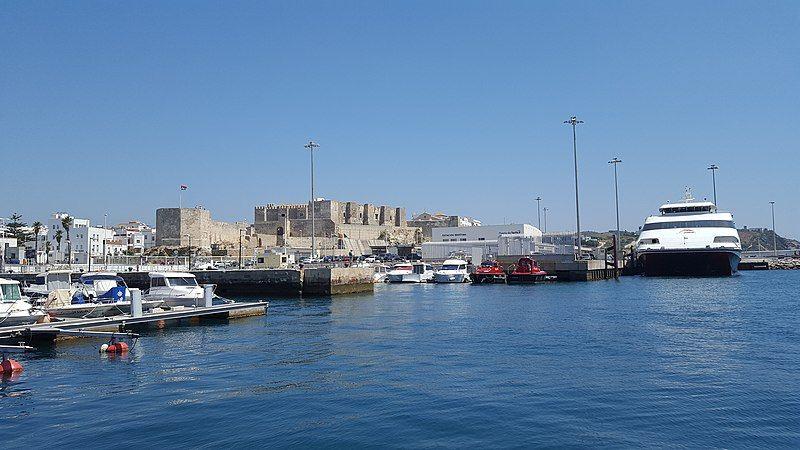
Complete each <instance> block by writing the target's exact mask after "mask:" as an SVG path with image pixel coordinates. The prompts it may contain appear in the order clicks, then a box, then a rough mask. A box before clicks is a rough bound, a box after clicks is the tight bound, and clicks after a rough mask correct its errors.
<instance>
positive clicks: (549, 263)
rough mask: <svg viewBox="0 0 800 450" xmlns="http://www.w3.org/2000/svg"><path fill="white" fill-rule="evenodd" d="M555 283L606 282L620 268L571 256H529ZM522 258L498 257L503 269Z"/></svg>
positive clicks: (617, 272) (620, 270) (614, 275)
mask: <svg viewBox="0 0 800 450" xmlns="http://www.w3.org/2000/svg"><path fill="white" fill-rule="evenodd" d="M530 257H531V258H533V260H534V261H536V263H537V264H538V265H539V267H541V268H542V269H543V270H545V271H546V272H547V273H548V274H550V275H555V276H556V277H557V281H596V280H608V279H611V278H615V277H617V276H619V275H621V274H622V268H619V269H614V268H613V267H606V263H605V261H602V260H596V259H589V260H581V261H576V260H575V259H574V257H573V256H572V255H560V254H545V255H533V256H530ZM519 258H522V256H498V257H497V260H498V262H500V264H502V265H503V267H508V266H509V265H511V264H516V263H517V261H518V260H519Z"/></svg>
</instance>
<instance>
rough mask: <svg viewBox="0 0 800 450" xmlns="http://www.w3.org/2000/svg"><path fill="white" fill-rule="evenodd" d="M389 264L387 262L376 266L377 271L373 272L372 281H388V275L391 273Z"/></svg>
mask: <svg viewBox="0 0 800 450" xmlns="http://www.w3.org/2000/svg"><path fill="white" fill-rule="evenodd" d="M389 270H390V269H389V266H387V265H386V264H378V265H376V266H375V273H373V274H372V281H373V282H375V283H383V282H385V281H386V275H387V274H388V273H389Z"/></svg>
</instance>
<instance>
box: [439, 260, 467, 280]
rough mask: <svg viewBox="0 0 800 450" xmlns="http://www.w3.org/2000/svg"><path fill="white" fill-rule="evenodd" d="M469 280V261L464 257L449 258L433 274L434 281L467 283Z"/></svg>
mask: <svg viewBox="0 0 800 450" xmlns="http://www.w3.org/2000/svg"><path fill="white" fill-rule="evenodd" d="M468 281H469V271H468V270H467V262H466V261H464V260H463V259H448V260H446V261H445V262H444V263H442V267H440V268H439V270H437V271H436V272H434V274H433V282H434V283H466V282H468Z"/></svg>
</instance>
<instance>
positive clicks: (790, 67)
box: [0, 1, 800, 237]
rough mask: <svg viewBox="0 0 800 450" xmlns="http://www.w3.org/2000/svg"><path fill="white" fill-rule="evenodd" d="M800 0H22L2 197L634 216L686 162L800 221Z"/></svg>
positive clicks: (6, 83) (667, 192)
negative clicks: (312, 185) (313, 165)
mask: <svg viewBox="0 0 800 450" xmlns="http://www.w3.org/2000/svg"><path fill="white" fill-rule="evenodd" d="M798 30H800V3H798V2H788V1H787V2H697V1H692V2H643V1H636V2H599V1H598V2H581V1H577V2H533V1H525V2H511V1H505V2H488V1H484V2H468V1H459V2H431V1H422V2H412V1H404V2H399V1H398V2H379V1H363V2H298V1H286V2H237V1H225V2H222V1H219V2H200V1H193V2H188V1H185V2H178V1H176V2H155V1H154V2H148V1H141V2H60V1H57V2H22V1H20V2H3V3H2V5H0V87H2V91H0V154H2V155H3V175H4V176H3V177H2V179H1V180H0V197H2V199H3V202H2V203H3V204H2V208H0V214H2V215H5V216H6V217H7V216H8V215H9V214H10V213H11V212H12V211H19V212H21V213H23V214H24V216H26V217H27V218H28V219H29V220H33V219H35V218H45V217H46V216H47V215H48V214H49V213H50V212H52V211H55V210H67V211H70V212H72V213H73V214H76V215H78V216H81V217H89V218H91V219H93V220H102V216H103V213H104V212H105V211H108V213H109V218H110V220H111V221H113V222H118V221H123V220H128V219H143V220H145V221H148V222H153V221H154V217H155V209H156V208H158V207H164V206H175V205H176V204H177V201H178V186H179V185H180V184H181V183H184V184H188V185H189V186H190V189H189V190H188V191H187V192H186V193H185V196H184V205H196V204H202V205H204V206H206V207H207V208H209V209H211V210H212V213H213V215H214V217H215V218H218V219H223V220H234V219H247V220H252V214H253V206H254V205H256V204H263V203H268V202H302V201H306V199H307V198H308V191H309V187H308V181H309V180H308V177H309V175H308V154H307V152H306V151H305V150H304V149H303V144H304V143H305V142H306V141H308V139H309V138H312V139H314V140H316V141H318V142H319V143H320V144H321V145H322V147H321V148H320V149H319V151H318V153H317V193H318V195H319V196H323V197H327V198H335V199H341V200H354V201H361V202H373V203H385V204H390V205H403V206H406V208H407V209H408V211H409V213H411V212H421V211H423V210H428V211H444V212H447V213H451V214H463V215H470V216H474V217H477V218H479V219H481V220H483V221H484V223H502V222H503V221H507V222H520V221H526V222H531V223H534V224H535V223H536V206H535V202H534V201H533V198H535V197H536V196H537V195H540V196H542V197H543V198H544V201H543V206H544V205H546V206H548V207H549V208H550V214H549V217H548V229H550V230H557V229H561V230H568V229H574V190H573V189H574V188H573V181H572V153H571V151H572V148H571V145H572V141H571V132H570V130H569V128H568V127H567V126H566V125H563V124H562V122H563V121H564V120H566V119H567V118H569V116H570V115H572V114H577V115H578V116H579V117H580V118H581V119H583V120H584V121H585V122H586V123H585V124H584V125H582V126H581V128H580V129H579V136H578V138H579V142H578V145H579V149H578V151H579V166H580V177H581V200H582V208H581V213H582V224H583V228H585V229H586V228H588V229H610V228H612V227H613V223H614V213H613V178H612V170H611V167H610V166H609V165H608V164H607V161H608V160H609V159H611V158H612V157H614V156H617V157H619V158H621V159H622V160H623V161H624V162H623V163H622V164H621V165H620V167H619V169H620V199H621V204H622V205H621V219H622V225H623V227H624V228H627V229H636V228H637V227H638V226H639V225H640V224H641V222H642V221H643V219H644V217H645V216H646V215H647V214H649V213H651V212H653V211H655V209H656V208H657V207H658V206H659V205H660V204H661V203H663V202H664V201H666V200H669V199H678V198H679V197H680V195H681V194H682V191H683V187H684V186H685V185H689V186H692V187H693V188H694V192H695V194H696V197H698V198H702V197H704V196H708V197H710V196H711V177H710V173H709V172H708V171H707V170H706V167H707V166H708V165H709V164H710V163H716V164H717V165H719V166H720V168H721V169H720V171H719V172H718V176H717V190H718V198H719V203H720V206H721V207H723V208H726V209H729V210H731V211H733V213H734V216H735V219H736V221H737V223H738V224H739V225H748V226H751V227H755V226H769V223H770V222H769V220H770V218H769V204H768V201H769V200H775V201H776V202H777V203H776V211H777V219H778V231H779V233H781V232H782V233H787V234H790V235H793V236H795V237H798V236H800V212H798V208H797V199H796V198H797V197H796V193H797V192H798V188H800V182H799V181H798V178H800V177H798V173H800V157H799V156H798V141H799V139H798V138H799V137H800V131H798V130H800V127H798V125H797V124H796V123H795V121H796V120H797V116H798V114H797V112H798V105H800V89H798V88H800V31H798Z"/></svg>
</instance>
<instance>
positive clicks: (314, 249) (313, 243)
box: [303, 141, 319, 259]
mask: <svg viewBox="0 0 800 450" xmlns="http://www.w3.org/2000/svg"><path fill="white" fill-rule="evenodd" d="M303 147H305V148H307V149H309V150H310V153H311V258H312V259H313V258H315V257H316V253H317V241H316V226H315V219H314V149H315V148H318V147H319V144H317V143H316V142H314V141H308V144H306V145H304V146H303Z"/></svg>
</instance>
